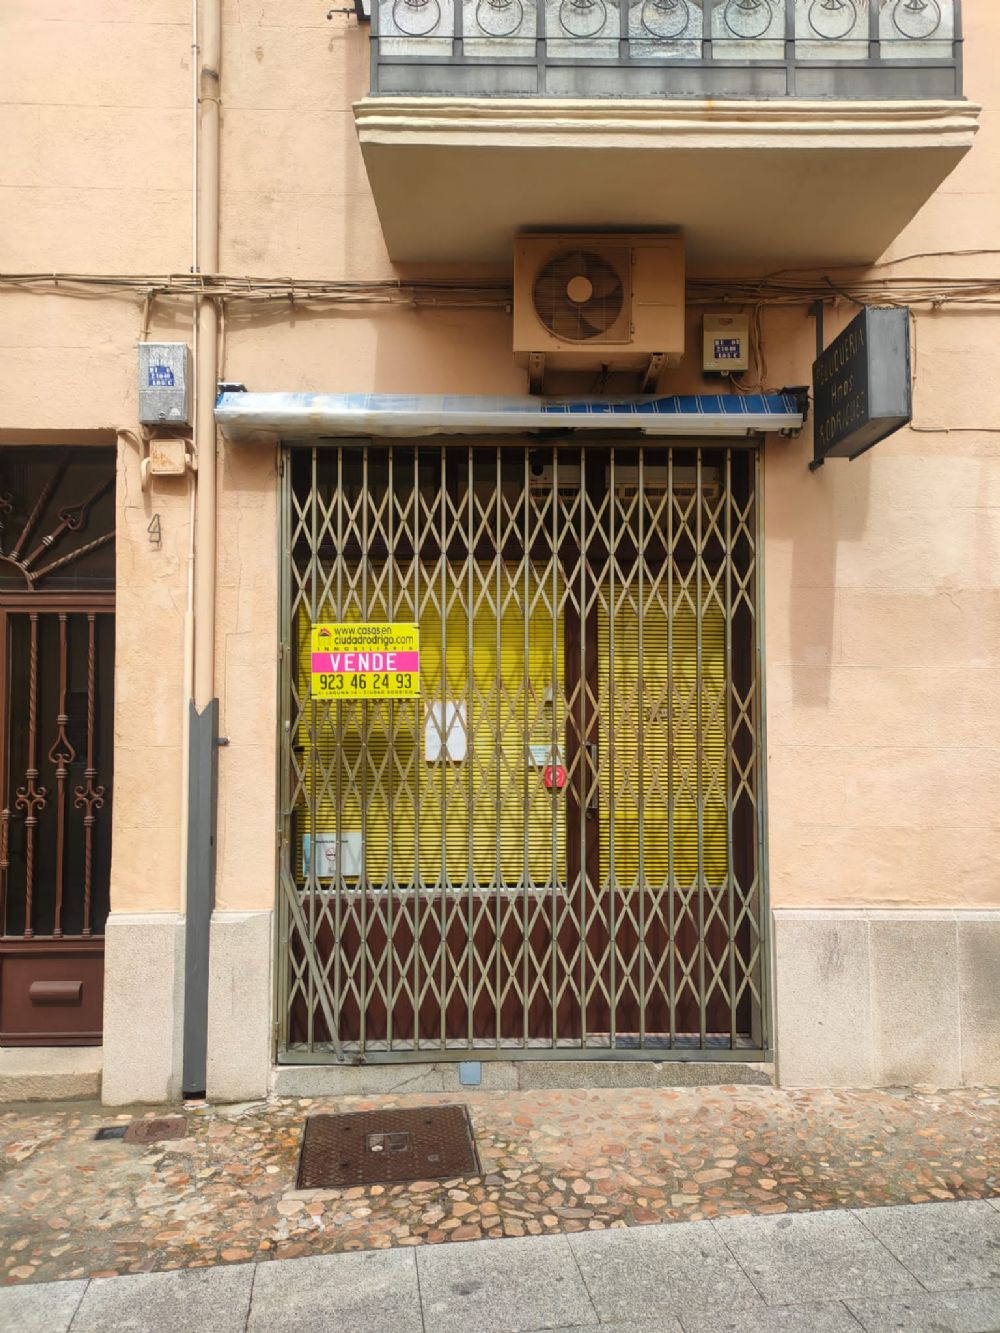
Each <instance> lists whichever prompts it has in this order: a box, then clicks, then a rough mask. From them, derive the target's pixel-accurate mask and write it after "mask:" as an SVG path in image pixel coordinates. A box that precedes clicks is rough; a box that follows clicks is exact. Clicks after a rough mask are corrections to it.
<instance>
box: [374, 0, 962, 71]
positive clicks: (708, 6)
mask: <svg viewBox="0 0 1000 1333" xmlns="http://www.w3.org/2000/svg"><path fill="white" fill-rule="evenodd" d="M623 8H624V13H623V12H622V9H623ZM957 9H958V6H957V3H956V0H378V16H377V20H378V21H377V25H376V29H375V31H374V32H373V36H374V37H375V38H376V39H377V40H385V39H388V40H389V41H390V42H391V43H392V47H391V49H392V50H393V51H394V52H395V53H397V54H401V53H412V54H413V55H416V56H419V55H421V54H426V53H428V48H427V46H426V43H427V41H428V39H431V40H432V41H436V42H438V43H440V42H441V41H445V42H448V41H452V40H464V41H466V42H469V41H471V42H473V43H476V44H478V43H479V42H483V43H493V44H494V46H495V47H496V49H497V53H498V55H499V54H501V53H502V51H503V50H507V51H508V52H509V53H510V54H516V52H517V44H518V43H520V42H524V41H534V40H535V39H537V38H542V39H543V40H548V41H552V42H556V43H560V44H561V43H563V42H571V43H574V44H575V45H576V46H578V47H579V54H580V56H581V57H583V58H586V57H587V54H588V51H587V49H586V48H587V47H588V45H592V46H594V47H595V48H596V49H595V50H594V51H593V52H592V53H591V54H595V55H597V54H603V48H604V46H606V44H607V43H608V41H609V40H617V39H618V38H619V37H625V36H627V37H628V38H629V39H630V41H631V42H632V43H637V44H638V49H637V52H636V54H639V55H641V56H642V57H643V58H649V57H650V56H656V55H657V54H660V55H662V57H663V58H676V57H678V56H680V57H689V58H698V59H700V58H704V56H705V55H706V52H705V51H704V50H703V49H702V46H703V43H704V42H705V41H706V40H707V41H709V42H710V43H712V44H716V43H717V44H719V52H718V54H719V55H720V58H724V59H727V60H728V59H734V58H735V59H746V60H757V59H760V60H765V59H766V60H772V59H774V51H773V50H771V49H770V47H771V46H772V45H773V44H774V43H784V42H785V41H786V40H788V39H789V38H794V40H795V41H796V42H797V43H800V44H802V45H803V47H804V49H803V53H802V54H803V56H804V58H809V57H810V56H812V57H813V58H816V52H815V51H814V50H813V49H811V48H815V47H816V46H818V45H820V46H821V44H829V46H830V49H831V58H833V59H838V58H840V59H845V60H848V59H858V58H861V57H862V56H863V55H866V54H867V51H865V52H861V51H860V50H859V51H856V52H851V51H850V50H848V49H847V48H848V44H856V45H858V46H859V47H860V46H867V44H868V43H869V41H871V40H873V39H874V40H876V41H881V42H885V43H898V44H900V45H912V46H913V52H912V54H913V56H914V58H916V59H921V58H930V57H931V55H932V54H933V52H932V51H930V50H929V49H928V46H929V44H936V43H940V42H941V41H946V42H950V41H951V40H952V39H953V38H954V36H955V29H956V22H955V20H956V16H957ZM543 11H544V12H543ZM543 20H544V21H543ZM838 48H839V49H838ZM466 54H468V52H466Z"/></svg>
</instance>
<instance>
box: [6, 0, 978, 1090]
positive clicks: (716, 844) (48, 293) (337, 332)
mask: <svg viewBox="0 0 1000 1333" xmlns="http://www.w3.org/2000/svg"><path fill="white" fill-rule="evenodd" d="M372 3H373V5H374V6H375V8H374V10H373V12H371V14H364V13H360V12H359V13H355V11H354V10H351V11H350V12H346V11H344V10H340V9H333V10H330V11H329V12H326V10H325V8H324V6H322V5H318V4H314V3H312V2H311V0H309V2H308V3H307V0H282V3H277V2H276V0H199V2H198V3H195V4H193V5H192V4H191V3H189V2H188V0H147V2H146V3H144V4H142V5H141V6H140V5H135V4H130V3H128V2H127V0H101V2H100V3H99V4H96V5H95V4H87V5H85V4H83V3H82V2H81V0H31V3H28V0H13V3H8V4H7V5H6V6H5V7H4V12H3V14H2V16H0V32H2V43H0V44H2V47H3V52H4V56H3V60H4V71H5V72H4V80H3V83H4V97H3V107H2V112H0V114H2V116H3V120H4V123H5V136H4V137H5V146H6V151H5V153H4V155H3V161H2V163H0V191H2V194H0V197H2V199H3V206H2V208H0V329H2V334H3V345H4V355H3V357H2V358H0V520H2V522H3V527H2V530H0V629H2V634H3V644H2V653H0V686H2V695H0V755H2V761H3V762H2V771H0V839H2V841H0V893H2V908H0V911H2V914H3V915H2V937H0V1045H10V1046H15V1045H34V1046H39V1047H43V1048H46V1047H51V1046H54V1045H60V1044H63V1045H65V1044H73V1043H90V1044H97V1043H101V1044H102V1045H103V1096H104V1099H105V1100H106V1101H107V1102H108V1103H110V1104H124V1103H128V1102H135V1101H149V1102H159V1101H164V1100H168V1099H171V1098H175V1097H177V1096H179V1095H180V1094H181V1093H182V1092H185V1093H189V1094H190V1093H198V1092H206V1093H207V1095H208V1096H209V1097H210V1098H213V1099H217V1100H245V1099H248V1098H253V1097H258V1096H261V1095H264V1094H265V1093H266V1092H267V1091H268V1090H269V1089H271V1088H272V1087H276V1088H278V1089H279V1090H285V1091H294V1090H298V1091H313V1090H323V1089H328V1090H331V1091H333V1090H337V1089H343V1090H357V1089H362V1088H365V1089H372V1090H378V1089H381V1088H391V1087H393V1086H396V1085H397V1084H398V1083H399V1082H400V1081H402V1080H404V1079H405V1080H407V1081H408V1082H409V1083H410V1085H411V1086H413V1087H422V1088H428V1089H430V1088H439V1089H446V1090H447V1089H449V1088H452V1087H457V1086H458V1082H459V1078H460V1076H461V1077H462V1078H463V1079H465V1080H481V1082H482V1086H484V1087H496V1088H510V1087H517V1086H538V1085H548V1086H559V1085H560V1084H561V1083H564V1082H576V1083H584V1084H586V1083H588V1082H592V1083H597V1082H607V1081H609V1080H610V1081H621V1082H629V1081H642V1082H649V1081H667V1082H669V1081H671V1080H677V1079H682V1078H683V1079H685V1080H691V1079H694V1080H697V1079H699V1078H705V1079H714V1080H721V1081H724V1082H730V1081H735V1080H739V1079H745V1078H746V1079H765V1078H770V1079H774V1080H776V1081H778V1082H780V1083H782V1084H784V1085H786V1086H805V1085H813V1086H816V1085H818V1086H847V1085H853V1086H871V1085H885V1084H909V1083H934V1084H939V1085H957V1084H960V1083H966V1084H975V1083H996V1082H1000V984H998V980H997V979H998V976H1000V822H998V815H997V810H998V808H1000V806H998V799H997V797H998V792H1000V720H998V719H1000V712H998V710H997V708H996V707H995V703H994V701H995V698H996V695H997V692H998V687H1000V501H998V497H1000V444H998V441H1000V414H998V409H997V406H996V398H995V393H994V391H993V386H994V381H995V379H996V371H997V368H998V365H1000V362H998V352H997V339H996V336H995V332H996V328H995V321H996V319H997V310H996V305H997V301H998V292H1000V280H998V278H997V272H996V265H997V257H998V254H1000V128H998V124H997V112H998V106H997V89H996V80H995V76H994V65H995V56H996V52H997V51H998V50H1000V15H998V14H997V12H996V6H995V5H993V4H991V3H990V0H962V3H961V4H959V3H958V0H878V2H877V3H876V0H725V2H724V3H723V2H722V0H715V3H708V0H700V3H695V0H646V3H644V4H639V3H638V2H637V0H633V2H632V3H630V4H628V5H626V4H617V3H616V4H613V3H611V0H562V3H561V4H560V3H557V2H556V0H546V3H545V4H544V5H543V4H541V3H538V4H535V3H528V0H524V3H521V0H495V2H494V0H482V3H480V4H478V5H476V4H473V3H471V0H469V2H468V3H463V4H462V5H458V4H455V3H453V2H452V0H394V2H392V0H372ZM531 236H535V237H538V238H540V239H539V240H538V241H537V242H529V241H527V240H525V239H524V238H525V237H531ZM532 244H535V245H536V246H537V247H540V248H538V249H537V250H531V245H532ZM532 256H534V258H532ZM665 256H666V258H665ZM515 260H516V262H515ZM868 305H872V306H877V307H893V308H897V309H907V310H908V311H909V312H910V314H909V319H908V321H905V327H906V328H907V329H908V334H909V337H908V355H909V361H910V365H909V369H910V383H911V386H912V412H911V414H910V416H911V419H910V420H909V422H908V423H907V424H905V425H903V426H902V428H900V429H898V430H897V431H896V432H895V433H893V434H892V435H891V437H889V438H886V439H884V440H883V441H882V442H880V443H878V444H877V445H876V446H875V447H874V448H872V449H871V450H869V451H868V452H865V453H864V454H862V455H861V456H860V457H858V458H857V459H856V460H855V461H848V460H847V459H846V458H834V457H831V458H829V459H828V460H827V461H826V462H825V464H824V465H823V466H821V467H819V468H816V469H814V470H810V468H809V466H808V465H809V464H810V462H812V461H813V460H814V454H815V445H816V441H815V438H814V421H815V419H816V418H815V407H816V404H815V402H810V401H809V395H807V394H806V392H805V390H806V389H808V388H809V387H810V386H811V384H812V373H813V371H812V368H813V363H814V361H816V359H817V355H818V352H819V351H820V350H821V349H823V348H825V347H828V346H829V345H830V344H831V343H832V342H833V341H834V339H835V338H836V337H837V335H839V334H840V333H841V332H842V331H843V330H844V329H845V328H846V327H847V326H848V324H849V323H850V321H851V320H852V319H855V318H856V317H857V315H858V313H859V310H860V309H861V308H862V307H864V306H868ZM713 318H714V319H715V320H716V321H718V320H722V321H723V322H722V323H718V322H715V323H713V322H712V320H713ZM726 321H735V322H734V323H732V324H730V323H729V322H726ZM649 330H652V331H649ZM706 338H707V339H708V344H707V345H708V351H709V353H710V355H711V357H712V359H713V360H714V361H715V366H714V367H713V368H710V369H706V368H705V365H706V362H705V359H704V355H705V349H706V341H705V340H706ZM733 338H735V340H736V344H737V345H736V347H735V350H736V351H737V352H739V353H743V352H745V353H746V355H747V362H748V364H747V367H746V369H745V370H742V371H738V372H734V373H724V374H723V373H720V370H719V366H720V365H721V366H722V367H724V366H725V364H726V358H727V357H729V356H730V355H731V354H732V353H733V351H734V345H733ZM143 345H145V346H143ZM140 348H141V356H140ZM140 367H141V373H140ZM843 392H844V393H845V395H847V398H848V399H850V402H851V403H854V406H855V407H857V404H856V403H855V402H854V398H852V397H851V395H852V394H854V393H855V392H856V390H855V389H851V388H845V389H844V390H843ZM611 403H614V404H616V409H615V412H614V413H613V414H612V413H610V411H609V408H608V405H609V404H611ZM852 410H853V409H852ZM857 410H859V411H861V410H863V409H862V408H858V409H857ZM845 411H846V408H845ZM414 1080H415V1081H414Z"/></svg>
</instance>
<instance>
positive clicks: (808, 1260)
mask: <svg viewBox="0 0 1000 1333" xmlns="http://www.w3.org/2000/svg"><path fill="white" fill-rule="evenodd" d="M713 1225H714V1227H715V1229H716V1231H717V1232H718V1234H719V1235H720V1236H721V1237H722V1239H723V1240H724V1241H725V1243H726V1245H728V1247H729V1249H730V1250H731V1251H732V1253H733V1254H734V1255H735V1257H736V1260H737V1261H738V1263H739V1264H740V1266H741V1267H742V1268H743V1269H745V1271H746V1272H747V1273H748V1274H749V1275H750V1277H751V1278H752V1280H753V1283H754V1285H755V1287H756V1288H757V1289H758V1291H759V1292H760V1294H761V1295H762V1296H763V1298H764V1300H765V1301H766V1302H767V1303H768V1305H794V1304H801V1303H805V1302H808V1301H831V1300H843V1299H844V1298H846V1297H850V1296H856V1297H871V1296H891V1295H894V1294H895V1293H897V1292H900V1293H905V1292H907V1291H912V1290H919V1283H918V1282H917V1280H916V1278H915V1277H913V1276H912V1274H911V1273H909V1272H908V1271H907V1269H906V1268H905V1267H904V1266H903V1265H902V1264H901V1263H900V1262H899V1260H898V1259H895V1258H893V1256H892V1255H891V1254H889V1253H888V1252H887V1251H886V1250H885V1248H884V1247H883V1246H882V1245H881V1244H880V1243H879V1242H878V1240H876V1238H875V1237H874V1236H873V1235H872V1233H871V1232H870V1231H866V1230H865V1228H864V1227H863V1226H862V1225H861V1223H860V1222H858V1220H857V1218H856V1217H854V1215H853V1214H852V1213H847V1212H843V1213H840V1212H835V1213H795V1214H791V1215H789V1216H784V1217H727V1218H724V1219H722V1220H721V1221H718V1222H715V1223H713Z"/></svg>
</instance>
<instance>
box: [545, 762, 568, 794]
mask: <svg viewBox="0 0 1000 1333" xmlns="http://www.w3.org/2000/svg"><path fill="white" fill-rule="evenodd" d="M542 776H543V778H544V781H545V785H546V787H548V789H549V791H551V790H552V788H553V787H555V789H556V791H562V789H563V787H565V786H566V770H565V769H564V768H563V766H562V765H561V764H556V765H555V766H553V765H552V764H549V765H548V767H547V768H546V770H545V772H544V774H543V775H542Z"/></svg>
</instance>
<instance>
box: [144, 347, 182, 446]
mask: <svg viewBox="0 0 1000 1333" xmlns="http://www.w3.org/2000/svg"><path fill="white" fill-rule="evenodd" d="M190 385H191V353H190V351H189V349H188V345H187V343H140V344H139V420H140V421H141V422H142V424H143V425H144V426H166V425H169V426H187V425H190V423H191V392H190Z"/></svg>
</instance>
